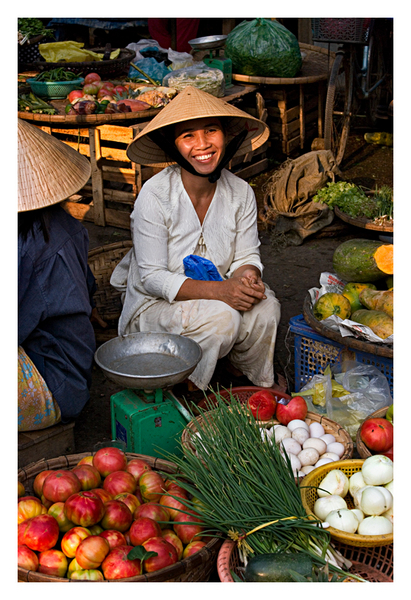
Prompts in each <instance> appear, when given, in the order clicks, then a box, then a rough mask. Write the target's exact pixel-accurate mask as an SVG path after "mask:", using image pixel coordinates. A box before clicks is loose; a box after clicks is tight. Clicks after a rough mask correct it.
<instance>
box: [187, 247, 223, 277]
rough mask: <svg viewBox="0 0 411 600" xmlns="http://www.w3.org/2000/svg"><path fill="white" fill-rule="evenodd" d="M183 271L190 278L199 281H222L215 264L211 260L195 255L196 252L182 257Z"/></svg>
mask: <svg viewBox="0 0 411 600" xmlns="http://www.w3.org/2000/svg"><path fill="white" fill-rule="evenodd" d="M183 264H184V273H185V274H186V275H187V277H190V278H191V279H197V280H200V281H223V278H222V277H221V275H220V273H219V272H218V271H217V268H216V267H215V265H214V264H213V263H212V262H211V260H207V258H203V257H202V256H197V255H196V254H189V255H188V256H186V257H185V258H184V259H183Z"/></svg>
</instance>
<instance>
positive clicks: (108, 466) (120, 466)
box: [93, 446, 127, 477]
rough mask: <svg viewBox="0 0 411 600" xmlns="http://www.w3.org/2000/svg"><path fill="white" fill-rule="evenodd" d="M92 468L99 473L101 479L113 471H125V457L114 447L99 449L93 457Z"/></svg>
mask: <svg viewBox="0 0 411 600" xmlns="http://www.w3.org/2000/svg"><path fill="white" fill-rule="evenodd" d="M93 466H95V467H96V469H97V470H98V471H99V473H100V475H101V476H102V477H107V475H109V474H110V473H113V472H114V471H125V470H126V467H127V456H126V455H125V453H124V452H123V451H122V450H120V448H115V447H114V446H108V447H107V448H100V450H97V452H96V453H95V455H94V458H93Z"/></svg>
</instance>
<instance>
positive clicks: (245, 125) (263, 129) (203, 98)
mask: <svg viewBox="0 0 411 600" xmlns="http://www.w3.org/2000/svg"><path fill="white" fill-rule="evenodd" d="M203 117H228V118H227V119H225V122H226V123H227V134H228V136H229V137H230V138H231V137H234V136H235V135H237V134H238V133H240V132H241V131H243V130H244V129H247V131H248V134H247V136H246V138H245V139H244V141H243V143H242V144H241V146H240V147H239V149H238V151H237V153H236V155H237V156H239V155H243V154H247V152H251V151H253V150H256V149H257V148H259V147H260V146H261V145H262V144H264V142H265V141H266V140H267V139H268V137H269V135H270V130H269V128H268V126H267V125H266V124H265V123H264V122H263V121H260V120H259V119H256V118H255V117H252V116H251V115H249V114H248V113H246V112H244V111H242V110H240V109H239V108H236V107H235V106H233V105H232V104H229V103H228V102H226V101H225V100H223V99H221V98H216V97H215V96H212V95H211V94H208V93H207V92H203V91H202V90H199V89H197V88H195V87H193V86H187V87H186V88H184V90H183V91H181V92H179V94H178V95H177V96H175V98H173V100H171V101H170V102H169V103H168V104H167V105H166V106H165V107H164V108H162V109H161V111H160V112H159V113H158V114H157V115H156V116H155V117H154V119H152V120H151V121H150V122H149V123H148V125H147V126H146V127H145V128H144V129H143V131H141V132H140V133H139V134H138V135H137V136H136V137H135V138H134V140H133V141H132V142H131V143H130V144H129V146H128V148H127V156H128V157H129V159H130V160H131V161H133V162H135V163H138V164H140V165H147V166H161V167H165V166H167V165H169V164H171V163H170V159H169V158H168V157H167V155H166V154H165V152H164V151H163V150H162V149H161V148H160V147H159V146H158V145H157V144H156V143H155V142H153V141H152V140H151V139H150V138H149V137H148V135H147V134H149V133H150V132H152V131H155V130H158V129H161V128H163V127H167V126H168V125H172V124H175V123H181V122H182V121H188V120H190V119H200V118H203Z"/></svg>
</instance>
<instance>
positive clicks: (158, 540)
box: [143, 537, 178, 573]
mask: <svg viewBox="0 0 411 600" xmlns="http://www.w3.org/2000/svg"><path fill="white" fill-rule="evenodd" d="M143 546H144V548H145V549H146V550H147V552H156V553H157V556H152V557H150V558H146V560H145V561H144V570H145V571H146V572H147V573H152V572H153V571H159V570H160V569H164V567H169V566H170V565H174V564H175V563H176V562H177V561H178V555H177V550H176V549H175V547H174V546H173V545H172V544H170V542H167V540H166V539H164V538H162V537H153V538H151V539H149V540H147V541H146V542H144V543H143Z"/></svg>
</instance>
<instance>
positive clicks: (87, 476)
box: [73, 463, 101, 492]
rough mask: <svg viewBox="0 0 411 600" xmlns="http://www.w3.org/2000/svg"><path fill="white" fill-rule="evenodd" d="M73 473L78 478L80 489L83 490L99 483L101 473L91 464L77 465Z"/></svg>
mask: <svg viewBox="0 0 411 600" xmlns="http://www.w3.org/2000/svg"><path fill="white" fill-rule="evenodd" d="M73 473H75V474H76V475H77V477H78V478H79V479H80V483H81V489H82V490H83V492H84V491H86V490H92V489H93V488H96V487H99V485H100V484H101V475H100V473H99V472H98V470H97V469H96V467H93V465H92V464H84V463H83V464H81V465H77V466H76V467H74V469H73Z"/></svg>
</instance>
